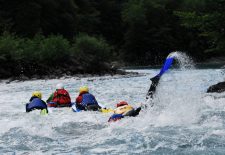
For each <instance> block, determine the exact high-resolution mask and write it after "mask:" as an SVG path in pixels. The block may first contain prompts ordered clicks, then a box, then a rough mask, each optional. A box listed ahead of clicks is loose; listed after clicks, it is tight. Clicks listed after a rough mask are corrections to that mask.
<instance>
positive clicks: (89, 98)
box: [80, 93, 98, 107]
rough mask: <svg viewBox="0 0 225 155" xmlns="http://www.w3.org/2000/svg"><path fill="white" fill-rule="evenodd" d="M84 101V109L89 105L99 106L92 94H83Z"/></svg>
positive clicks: (82, 102)
mask: <svg viewBox="0 0 225 155" xmlns="http://www.w3.org/2000/svg"><path fill="white" fill-rule="evenodd" d="M81 96H82V101H81V103H80V104H81V105H82V106H83V107H86V106H88V105H95V104H97V105H98V102H97V101H96V99H95V97H94V96H93V95H92V94H90V93H85V94H82V95H81Z"/></svg>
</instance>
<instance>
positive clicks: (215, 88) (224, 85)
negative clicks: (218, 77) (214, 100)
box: [207, 82, 225, 93]
mask: <svg viewBox="0 0 225 155" xmlns="http://www.w3.org/2000/svg"><path fill="white" fill-rule="evenodd" d="M224 91H225V82H219V83H217V84H215V85H212V86H210V87H209V88H208V89H207V93H214V92H216V93H221V92H224Z"/></svg>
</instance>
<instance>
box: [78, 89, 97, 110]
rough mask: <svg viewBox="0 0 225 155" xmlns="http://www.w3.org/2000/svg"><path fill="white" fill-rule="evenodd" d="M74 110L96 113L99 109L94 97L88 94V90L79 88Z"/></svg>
mask: <svg viewBox="0 0 225 155" xmlns="http://www.w3.org/2000/svg"><path fill="white" fill-rule="evenodd" d="M76 108H77V109H79V110H91V111H97V110H99V109H101V106H100V105H99V104H98V102H97V100H96V99H95V96H94V95H92V94H91V93H89V88H88V87H87V86H83V87H80V89H79V95H78V97H77V98H76Z"/></svg>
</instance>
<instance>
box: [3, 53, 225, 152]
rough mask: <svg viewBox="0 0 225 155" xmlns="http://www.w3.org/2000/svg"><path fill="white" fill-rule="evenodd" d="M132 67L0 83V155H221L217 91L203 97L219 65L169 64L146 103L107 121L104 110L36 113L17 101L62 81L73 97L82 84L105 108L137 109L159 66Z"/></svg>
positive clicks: (223, 143)
mask: <svg viewBox="0 0 225 155" xmlns="http://www.w3.org/2000/svg"><path fill="white" fill-rule="evenodd" d="M178 55H179V54H178ZM177 58H178V59H182V58H183V56H182V58H181V57H177ZM185 61H186V60H185ZM138 72H140V73H145V74H144V76H140V77H129V78H124V77H118V78H112V77H110V76H108V77H107V76H105V77H100V78H98V77H93V78H81V79H78V78H68V79H63V78H62V79H55V80H35V81H25V82H12V83H10V84H6V83H1V85H0V98H1V100H0V111H1V113H0V154H85V155H86V154H87V155H88V154H196V155H197V154H198V155H199V154H224V153H225V151H224V150H225V128H224V127H225V121H224V120H225V108H224V107H225V99H224V96H225V94H220V95H215V94H210V95H206V94H205V91H206V89H207V87H208V86H209V85H211V84H214V83H215V81H221V80H222V79H223V76H222V74H221V69H216V70H212V69H204V70H199V69H184V70H183V69H182V70H180V69H172V70H170V71H168V72H167V73H165V75H163V76H162V78H161V80H160V84H159V86H158V89H157V92H156V95H155V98H154V103H155V105H154V107H152V108H148V109H146V110H143V111H141V112H140V115H139V116H138V117H134V118H133V117H129V118H124V119H122V120H121V121H118V122H115V123H111V124H108V123H107V120H108V118H109V116H110V115H111V114H101V113H97V112H80V113H74V112H72V111H71V109H63V108H62V109H55V110H53V112H52V113H51V114H49V115H48V116H40V114H39V112H38V111H33V112H31V113H25V106H24V105H23V104H21V102H24V103H26V102H27V101H28V100H29V97H30V94H31V93H32V91H33V90H41V91H42V93H43V99H44V100H45V99H47V98H48V95H49V94H51V93H52V91H53V89H51V87H52V86H55V85H56V84H57V83H60V82H63V83H65V87H66V89H67V90H68V91H69V92H70V95H71V98H72V100H73V101H74V99H75V96H77V95H78V90H77V89H78V88H79V87H80V86H81V85H88V86H89V87H90V91H91V93H92V94H94V95H95V96H96V98H97V100H98V102H99V103H101V104H104V105H105V106H106V107H109V108H114V107H115V104H116V103H117V102H118V101H121V100H125V101H128V102H129V103H130V104H132V105H133V106H134V107H138V106H139V104H138V103H140V102H144V101H145V95H146V92H147V89H148V88H149V77H152V75H156V74H157V73H158V72H159V70H158V69H151V70H138Z"/></svg>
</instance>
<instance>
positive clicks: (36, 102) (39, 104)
mask: <svg viewBox="0 0 225 155" xmlns="http://www.w3.org/2000/svg"><path fill="white" fill-rule="evenodd" d="M34 109H40V110H42V109H47V105H46V103H45V102H44V101H42V100H41V99H39V98H34V99H33V100H32V101H31V102H30V103H28V104H27V105H26V112H30V111H32V110H34Z"/></svg>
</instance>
